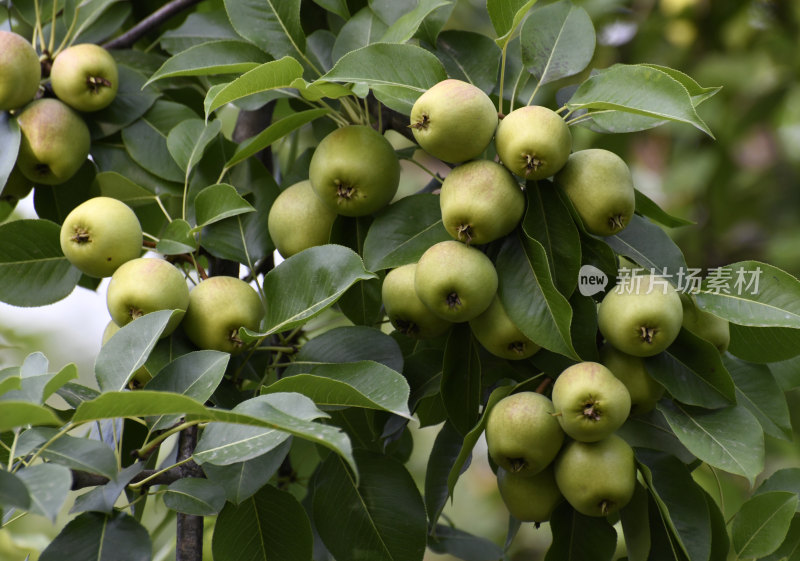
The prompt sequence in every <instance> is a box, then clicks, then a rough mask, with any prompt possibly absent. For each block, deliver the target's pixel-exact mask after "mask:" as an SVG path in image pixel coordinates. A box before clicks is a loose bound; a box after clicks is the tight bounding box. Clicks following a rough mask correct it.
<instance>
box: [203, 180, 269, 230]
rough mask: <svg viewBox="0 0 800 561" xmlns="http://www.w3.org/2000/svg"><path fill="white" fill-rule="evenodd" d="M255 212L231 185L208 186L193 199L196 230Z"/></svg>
mask: <svg viewBox="0 0 800 561" xmlns="http://www.w3.org/2000/svg"><path fill="white" fill-rule="evenodd" d="M255 210H256V209H255V208H253V205H251V204H250V203H248V202H247V201H246V200H244V199H243V198H242V197H241V195H239V193H237V192H236V189H235V188H234V187H233V185H228V184H227V183H217V184H216V185H210V186H208V187H206V188H205V189H203V190H202V191H200V192H199V193H198V194H197V196H196V197H195V199H194V214H195V219H196V220H197V228H202V227H203V226H208V225H209V224H213V223H214V222H219V221H220V220H224V219H226V218H230V217H231V216H238V215H240V214H246V213H248V212H255Z"/></svg>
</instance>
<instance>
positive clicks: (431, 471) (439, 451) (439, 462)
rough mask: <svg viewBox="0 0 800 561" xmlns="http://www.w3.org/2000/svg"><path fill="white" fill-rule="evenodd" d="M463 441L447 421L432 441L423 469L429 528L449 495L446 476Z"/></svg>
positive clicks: (439, 513)
mask: <svg viewBox="0 0 800 561" xmlns="http://www.w3.org/2000/svg"><path fill="white" fill-rule="evenodd" d="M463 442H464V437H462V436H461V434H459V432H458V431H457V430H456V428H455V427H454V426H453V424H452V423H449V422H446V423H444V424H443V425H442V428H441V430H440V431H439V434H437V435H436V440H434V442H433V448H432V449H431V453H430V455H429V456H428V465H427V467H426V469H425V510H426V511H427V513H428V527H429V528H433V527H434V526H435V525H436V523H437V522H438V520H439V516H440V515H441V514H442V510H444V507H445V504H447V497H449V496H450V491H449V489H448V487H447V478H448V475H449V474H450V470H451V469H452V468H453V464H454V462H455V461H456V458H457V457H458V455H459V453H460V452H461V445H462V443H463ZM437 533H438V529H437Z"/></svg>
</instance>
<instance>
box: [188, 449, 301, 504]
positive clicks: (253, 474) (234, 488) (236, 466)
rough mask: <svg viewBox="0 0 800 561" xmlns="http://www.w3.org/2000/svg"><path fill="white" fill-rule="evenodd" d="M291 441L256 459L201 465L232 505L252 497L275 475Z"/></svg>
mask: <svg viewBox="0 0 800 561" xmlns="http://www.w3.org/2000/svg"><path fill="white" fill-rule="evenodd" d="M291 443H292V439H291V438H289V439H287V440H285V441H283V442H282V443H281V444H279V445H278V446H276V447H275V448H273V449H272V450H270V451H269V452H267V453H266V454H261V455H260V456H258V457H257V458H253V459H252V460H247V461H244V462H237V463H233V464H228V465H224V466H218V465H215V464H211V463H205V464H203V471H204V472H205V474H206V476H207V477H208V478H209V479H210V480H211V481H213V482H215V483H216V484H217V485H220V486H221V487H222V488H223V489H224V490H225V495H226V497H227V498H228V500H229V501H230V502H232V503H233V504H239V503H241V502H242V501H243V500H245V499H247V498H249V497H252V496H253V494H255V492H256V491H258V490H259V489H261V487H263V486H264V485H266V483H267V482H268V481H269V480H270V479H271V478H272V476H273V475H275V472H277V471H278V468H279V467H280V466H281V464H282V463H283V460H284V458H286V455H287V454H288V453H289V448H290V447H291Z"/></svg>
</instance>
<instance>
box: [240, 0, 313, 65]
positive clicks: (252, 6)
mask: <svg viewBox="0 0 800 561" xmlns="http://www.w3.org/2000/svg"><path fill="white" fill-rule="evenodd" d="M225 9H226V10H227V12H228V17H229V18H230V22H231V25H233V27H234V29H236V32H237V33H238V34H239V35H241V36H242V37H244V38H245V39H247V40H248V41H250V42H251V43H253V44H255V45H258V46H259V47H260V48H261V49H263V50H264V51H266V52H268V53H269V54H271V55H272V56H274V57H275V58H279V57H282V56H286V55H292V56H295V55H302V54H303V52H304V51H305V49H306V44H305V39H306V37H305V34H304V33H303V28H302V27H301V25H300V0H225Z"/></svg>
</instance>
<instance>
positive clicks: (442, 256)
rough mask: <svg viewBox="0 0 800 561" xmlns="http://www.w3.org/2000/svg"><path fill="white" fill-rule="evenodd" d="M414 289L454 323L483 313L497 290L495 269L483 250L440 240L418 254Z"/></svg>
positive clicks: (444, 317)
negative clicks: (420, 255)
mask: <svg viewBox="0 0 800 561" xmlns="http://www.w3.org/2000/svg"><path fill="white" fill-rule="evenodd" d="M414 289H415V291H416V293H417V296H418V297H419V299H420V300H421V301H422V303H423V304H425V306H426V307H427V308H428V309H429V310H430V311H431V312H433V313H434V314H435V315H437V316H439V317H440V318H442V319H445V320H447V321H450V322H453V323H459V322H464V321H469V320H471V319H473V318H475V317H477V316H479V315H480V314H482V313H483V312H484V311H485V310H486V308H488V307H489V304H491V303H492V300H493V299H494V296H495V293H496V292H497V271H496V270H495V268H494V264H493V263H492V262H491V260H490V259H489V258H488V257H486V255H485V254H484V253H482V252H481V251H479V250H477V249H475V248H474V247H469V246H468V245H465V244H463V243H461V242H457V241H455V240H450V241H444V242H439V243H437V244H434V245H432V246H431V247H429V248H428V249H427V250H426V251H425V253H423V254H422V257H420V259H419V262H418V263H417V270H416V273H415V274H414Z"/></svg>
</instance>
